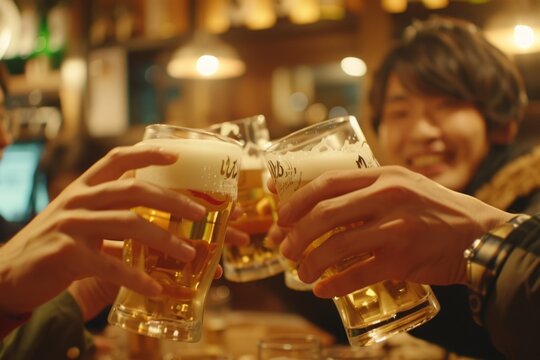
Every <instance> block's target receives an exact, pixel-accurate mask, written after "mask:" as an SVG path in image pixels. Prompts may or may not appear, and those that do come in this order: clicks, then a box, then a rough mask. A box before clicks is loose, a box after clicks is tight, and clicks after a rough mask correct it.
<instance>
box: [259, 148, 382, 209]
mask: <svg viewBox="0 0 540 360" xmlns="http://www.w3.org/2000/svg"><path fill="white" fill-rule="evenodd" d="M265 157H266V161H267V166H268V168H269V170H270V174H271V176H272V179H273V180H274V183H275V184H276V189H277V191H278V194H279V197H280V198H281V199H282V200H286V199H287V198H288V197H289V196H291V195H292V194H293V193H294V192H295V191H296V190H298V189H299V188H300V187H302V186H304V185H305V184H306V183H308V182H309V181H311V180H313V179H315V178H316V177H317V176H319V175H321V174H323V173H324V172H326V171H330V170H345V169H354V168H368V167H375V166H379V164H378V163H377V160H375V158H374V157H373V153H372V152H371V149H370V148H369V146H368V145H367V143H366V142H362V143H356V144H348V145H347V147H346V148H345V147H344V148H343V149H342V150H333V149H330V150H328V149H327V150H324V151H320V149H317V148H315V149H312V150H307V151H303V150H301V151H290V152H283V153H278V152H267V153H266V155H265Z"/></svg>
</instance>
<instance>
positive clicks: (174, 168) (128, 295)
mask: <svg viewBox="0 0 540 360" xmlns="http://www.w3.org/2000/svg"><path fill="white" fill-rule="evenodd" d="M140 144H142V145H145V144H148V145H155V146H159V147H161V148H164V149H167V150H172V151H175V152H178V154H179V157H178V160H177V161H176V162H175V163H174V164H172V165H168V166H149V167H146V168H142V169H137V170H136V172H135V177H136V178H137V179H140V180H144V181H147V182H150V183H154V184H156V185H160V186H163V187H166V188H169V189H173V190H175V191H178V192H179V193H182V194H185V195H187V196H189V197H191V198H192V199H193V200H195V201H197V202H199V203H201V204H203V205H204V206H205V207H206V208H207V215H206V217H205V218H204V219H202V220H198V221H191V220H188V219H184V218H182V217H180V216H177V215H175V214H169V213H164V212H162V211H158V210H154V209H149V208H143V207H137V208H134V209H132V210H133V211H134V212H136V213H137V214H139V215H140V216H141V217H143V218H144V219H146V220H148V221H149V222H151V223H153V224H155V225H156V226H159V227H161V228H163V229H166V230H168V231H170V232H171V233H173V234H174V235H176V236H177V237H178V238H180V239H185V241H187V242H189V243H190V244H191V245H192V246H193V247H194V248H195V249H196V255H195V258H194V260H192V261H190V262H183V261H180V260H177V259H175V258H172V257H170V256H168V255H167V254H165V253H162V252H160V251H157V250H155V249H153V248H151V247H148V246H144V245H142V244H140V243H138V242H136V241H133V240H129V239H127V240H125V242H124V251H123V258H124V263H125V264H126V265H128V266H132V267H134V268H138V269H141V270H144V271H146V272H147V273H148V274H150V276H152V277H153V278H154V279H156V280H157V281H159V283H160V284H161V286H162V287H163V292H162V294H161V295H159V296H156V297H151V298H150V297H145V296H143V295H141V294H138V293H136V292H134V291H132V290H129V289H127V288H124V287H122V288H121V289H120V292H119V294H118V296H117V298H116V301H115V303H114V305H113V307H112V309H111V312H110V313H109V322H110V323H111V324H113V325H118V326H120V327H122V328H124V329H127V330H129V331H132V332H135V333H138V334H142V335H147V336H151V337H156V338H163V339H170V340H178V341H187V342H196V341H198V340H199V339H200V337H201V333H202V320H203V306H204V302H205V298H206V294H207V292H208V290H209V287H210V284H211V282H212V279H213V278H214V273H215V270H216V266H217V265H218V262H219V259H220V256H221V251H222V249H223V243H224V238H225V231H226V226H227V221H228V218H229V215H230V212H231V209H232V206H233V204H234V202H235V201H236V198H237V187H238V172H239V164H240V161H241V157H242V147H241V145H240V144H239V143H238V142H236V141H235V140H233V139H229V138H225V137H222V136H219V135H217V134H214V133H211V132H206V131H201V130H194V129H188V128H183V127H178V126H172V125H149V126H147V127H146V130H145V133H144V138H143V141H142V142H141V143H140Z"/></svg>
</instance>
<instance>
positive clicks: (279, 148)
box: [265, 116, 439, 346]
mask: <svg viewBox="0 0 540 360" xmlns="http://www.w3.org/2000/svg"><path fill="white" fill-rule="evenodd" d="M265 158H266V161H267V165H268V167H269V169H270V173H271V175H272V178H273V180H274V182H275V185H276V190H277V193H278V195H279V198H280V201H284V200H286V199H287V198H288V197H290V196H291V195H292V194H293V193H294V192H295V191H296V190H298V189H299V188H301V187H302V186H304V185H305V184H307V183H308V182H309V181H311V180H313V179H314V178H316V177H317V176H319V175H321V174H322V173H324V172H325V171H328V170H341V169H350V168H368V167H376V166H379V164H378V162H377V160H376V159H375V158H374V156H373V154H372V152H371V149H370V148H369V145H368V143H367V142H366V139H365V137H364V135H363V133H362V130H361V129H360V126H359V125H358V122H357V121H356V119H355V118H354V117H353V116H347V117H340V118H335V119H331V120H327V121H324V122H322V123H318V124H315V125H312V126H309V127H307V128H304V129H301V130H298V131H296V132H294V133H292V134H290V135H287V136H285V137H284V138H282V139H280V140H277V141H275V142H274V143H273V145H272V146H271V147H270V148H268V149H267V150H266V151H265ZM360 171H361V170H360ZM351 226H352V227H356V226H362V224H361V223H355V224H350V225H349V226H348V227H351ZM346 228H347V227H345V228H338V229H334V230H333V231H331V232H329V233H327V234H325V235H324V236H322V237H321V238H319V239H317V240H316V241H314V242H313V243H312V244H311V245H310V246H311V248H313V247H316V246H318V245H319V244H321V243H322V242H324V241H325V240H326V239H328V238H329V237H330V236H331V235H332V234H334V233H335V232H338V231H343V230H345V229H346ZM359 241H361V239H359ZM308 251H309V249H308ZM371 256H372V255H371V254H362V255H359V256H357V257H355V258H354V259H345V260H343V263H340V264H337V265H335V266H334V267H332V268H329V269H327V270H326V272H325V274H324V275H323V276H328V275H331V274H333V273H336V272H339V271H340V270H343V269H345V268H347V267H348V266H349V265H351V264H354V263H357V262H359V261H366V260H368V259H369V258H370V257H371ZM291 270H294V267H292V268H291ZM298 281H300V280H299V279H298ZM334 303H335V305H336V307H337V309H338V312H339V314H340V316H341V320H342V322H343V325H344V327H345V331H346V333H347V337H348V339H349V342H350V344H351V345H353V346H365V345H370V344H372V343H375V342H379V341H382V340H384V339H386V338H388V337H390V336H392V335H394V334H397V333H399V332H402V331H407V330H410V329H412V328H414V327H416V326H418V325H420V324H422V323H424V322H426V321H428V320H430V319H431V318H433V317H434V316H435V315H436V314H437V312H438V311H439V304H438V302H437V299H436V298H435V296H434V294H433V292H432V291H431V288H430V287H429V286H427V285H421V284H415V283H410V282H405V281H393V280H386V281H382V282H379V283H377V284H373V285H371V286H367V287H365V288H363V289H359V290H357V291H354V292H352V293H350V294H348V295H346V296H342V297H336V298H334Z"/></svg>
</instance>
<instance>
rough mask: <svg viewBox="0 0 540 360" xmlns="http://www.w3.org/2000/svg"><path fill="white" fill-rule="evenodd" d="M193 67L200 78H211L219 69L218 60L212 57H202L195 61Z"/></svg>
mask: <svg viewBox="0 0 540 360" xmlns="http://www.w3.org/2000/svg"><path fill="white" fill-rule="evenodd" d="M195 67H196V68H197V72H198V73H199V74H201V75H202V76H205V77H207V76H212V75H214V74H215V73H217V71H218V69H219V59H218V58H217V57H215V56H214V55H203V56H201V57H200V58H198V59H197V63H196V65H195Z"/></svg>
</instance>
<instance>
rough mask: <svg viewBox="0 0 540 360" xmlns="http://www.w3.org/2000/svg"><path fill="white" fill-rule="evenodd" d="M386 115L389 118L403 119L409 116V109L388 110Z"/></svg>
mask: <svg viewBox="0 0 540 360" xmlns="http://www.w3.org/2000/svg"><path fill="white" fill-rule="evenodd" d="M386 115H387V117H388V118H390V119H396V120H398V119H405V118H407V117H408V116H409V111H408V110H405V109H401V110H392V111H389V112H388V113H387V114H386Z"/></svg>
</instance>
